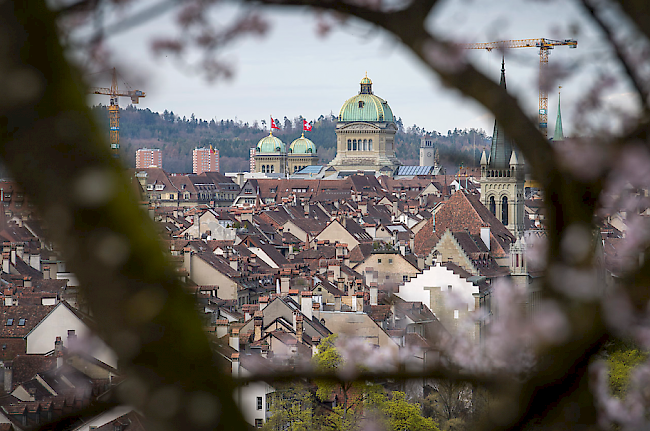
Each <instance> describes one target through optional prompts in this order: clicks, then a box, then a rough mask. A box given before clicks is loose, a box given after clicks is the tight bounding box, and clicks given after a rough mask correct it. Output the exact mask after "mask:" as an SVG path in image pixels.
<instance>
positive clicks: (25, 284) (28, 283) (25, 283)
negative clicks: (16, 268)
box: [23, 275, 32, 287]
mask: <svg viewBox="0 0 650 431" xmlns="http://www.w3.org/2000/svg"><path fill="white" fill-rule="evenodd" d="M23 287H32V277H30V276H29V275H25V276H23Z"/></svg>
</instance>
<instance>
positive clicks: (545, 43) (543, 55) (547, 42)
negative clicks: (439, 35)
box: [461, 39, 578, 136]
mask: <svg viewBox="0 0 650 431" xmlns="http://www.w3.org/2000/svg"><path fill="white" fill-rule="evenodd" d="M556 46H568V47H569V48H577V47H578V41H577V40H573V39H565V40H551V39H517V40H500V41H497V42H487V43H467V44H462V45H461V47H463V48H465V49H485V50H487V51H492V50H493V49H509V48H539V130H540V131H541V132H542V133H543V134H544V136H546V135H547V129H548V93H547V92H546V87H547V86H546V85H544V77H545V74H546V68H547V66H548V54H549V50H551V49H553V48H555V47H556Z"/></svg>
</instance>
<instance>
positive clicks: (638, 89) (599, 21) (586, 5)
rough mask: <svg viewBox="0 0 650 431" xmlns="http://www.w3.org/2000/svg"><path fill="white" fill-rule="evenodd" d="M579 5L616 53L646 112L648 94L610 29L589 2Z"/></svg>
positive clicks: (588, 0) (582, 1) (583, 1)
mask: <svg viewBox="0 0 650 431" xmlns="http://www.w3.org/2000/svg"><path fill="white" fill-rule="evenodd" d="M581 3H582V5H583V6H584V8H585V9H586V10H587V12H588V13H589V15H590V16H591V18H592V19H593V20H594V22H595V23H596V24H597V25H598V26H599V27H600V29H601V30H602V31H603V33H605V37H607V40H608V41H609V43H610V45H611V46H612V48H613V49H614V52H615V53H616V57H618V59H619V61H620V62H621V64H622V65H623V68H624V69H625V73H626V74H627V76H628V77H629V78H630V79H631V80H632V84H633V85H634V88H635V89H636V92H637V93H638V94H639V97H640V98H641V104H642V107H643V111H647V110H648V97H649V95H650V94H649V93H648V90H647V89H646V88H645V87H644V85H643V81H642V79H641V78H640V77H639V76H638V75H637V73H636V72H635V71H634V69H633V68H632V66H631V64H630V62H629V61H628V59H627V56H626V55H625V52H624V49H623V47H622V46H621V45H620V44H619V43H618V42H617V41H616V38H615V37H614V33H613V31H612V29H611V28H610V26H609V25H608V24H607V23H606V22H605V21H604V20H602V19H601V18H600V16H599V15H598V11H597V10H596V8H595V7H594V6H593V4H592V1H591V0H581Z"/></svg>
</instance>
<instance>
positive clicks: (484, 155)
mask: <svg viewBox="0 0 650 431" xmlns="http://www.w3.org/2000/svg"><path fill="white" fill-rule="evenodd" d="M487 164H488V159H487V153H486V152H485V150H483V153H481V165H487Z"/></svg>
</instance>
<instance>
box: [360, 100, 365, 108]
mask: <svg viewBox="0 0 650 431" xmlns="http://www.w3.org/2000/svg"><path fill="white" fill-rule="evenodd" d="M363 105H364V103H363V100H359V108H363Z"/></svg>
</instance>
